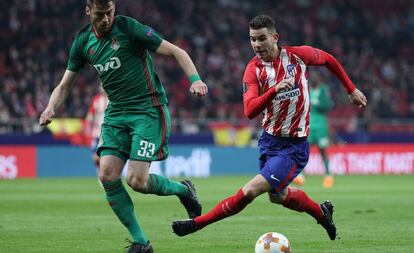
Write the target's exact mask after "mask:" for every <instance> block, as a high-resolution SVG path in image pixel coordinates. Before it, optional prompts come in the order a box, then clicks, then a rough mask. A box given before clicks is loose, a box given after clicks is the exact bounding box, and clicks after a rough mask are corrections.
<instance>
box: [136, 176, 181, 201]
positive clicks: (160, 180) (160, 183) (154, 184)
mask: <svg viewBox="0 0 414 253" xmlns="http://www.w3.org/2000/svg"><path fill="white" fill-rule="evenodd" d="M144 193H147V194H156V195H159V196H170V195H177V196H185V195H186V194H187V193H188V188H187V187H186V186H185V185H183V184H181V183H179V182H175V181H172V180H170V179H168V178H166V177H163V176H160V175H157V174H149V175H148V181H147V188H146V191H145V192H144Z"/></svg>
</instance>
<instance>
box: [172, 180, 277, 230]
mask: <svg viewBox="0 0 414 253" xmlns="http://www.w3.org/2000/svg"><path fill="white" fill-rule="evenodd" d="M271 189H272V188H271V186H270V184H269V183H268V182H267V180H266V179H265V178H264V177H263V176H262V175H260V174H259V175H256V176H255V177H254V178H253V179H251V180H250V181H249V182H248V183H247V184H246V185H244V186H243V187H242V188H241V189H239V190H238V192H237V193H236V194H235V195H232V196H230V197H227V198H226V199H224V200H222V201H220V203H218V204H217V205H216V206H215V207H214V208H213V209H211V210H210V211H209V212H208V213H206V214H204V215H201V216H198V217H195V218H194V219H190V220H181V221H174V222H173V224H172V228H173V231H174V233H176V234H177V235H179V236H185V235H187V234H190V233H193V232H196V231H197V230H200V229H202V228H203V227H205V226H207V225H209V224H211V223H214V222H217V221H219V220H222V219H224V218H227V217H229V216H233V215H235V214H237V213H239V212H240V211H241V210H243V209H244V208H245V207H246V206H247V205H248V204H249V203H250V202H252V201H253V199H254V198H256V197H257V196H259V195H261V194H262V193H264V192H267V191H269V190H271Z"/></svg>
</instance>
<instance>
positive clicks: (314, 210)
mask: <svg viewBox="0 0 414 253" xmlns="http://www.w3.org/2000/svg"><path fill="white" fill-rule="evenodd" d="M282 205H283V206H284V207H286V208H289V209H291V210H294V211H297V212H306V213H308V214H309V215H311V216H312V217H313V218H315V219H316V220H317V221H319V220H321V219H322V218H323V217H324V216H323V212H322V210H321V208H320V206H319V204H318V203H316V202H315V201H313V200H312V199H311V198H309V197H308V195H307V194H306V193H305V192H304V191H302V190H301V189H298V188H291V187H289V188H288V194H287V197H286V199H285V200H284V201H283V203H282Z"/></svg>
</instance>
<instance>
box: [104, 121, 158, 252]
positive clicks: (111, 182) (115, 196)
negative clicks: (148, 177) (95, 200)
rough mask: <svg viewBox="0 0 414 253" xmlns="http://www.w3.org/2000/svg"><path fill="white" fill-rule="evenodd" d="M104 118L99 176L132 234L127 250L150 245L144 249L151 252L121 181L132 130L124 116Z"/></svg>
mask: <svg viewBox="0 0 414 253" xmlns="http://www.w3.org/2000/svg"><path fill="white" fill-rule="evenodd" d="M105 120H106V122H105V123H104V124H102V132H101V140H100V142H99V144H98V150H97V154H98V155H99V156H100V157H101V159H100V171H99V178H100V180H101V182H102V185H103V187H104V190H105V193H106V199H107V201H108V203H109V205H110V206H111V208H112V210H113V211H114V213H115V214H116V216H117V217H118V219H119V220H120V221H121V223H122V224H123V225H124V226H125V227H126V228H127V229H128V231H129V233H130V234H131V237H132V241H133V243H132V244H131V245H130V247H129V250H128V252H139V251H138V250H136V249H137V248H148V250H146V251H143V252H146V253H147V252H152V246H151V244H150V243H149V241H148V238H147V236H146V235H145V233H144V231H143V229H142V228H141V226H140V225H139V223H138V220H137V217H136V216H135V212H134V204H133V202H132V200H131V198H130V196H129V194H128V192H127V191H126V189H125V187H124V185H123V183H122V180H121V174H122V169H123V168H124V166H125V162H126V161H127V159H128V158H129V151H130V147H131V138H130V135H129V130H128V129H127V127H126V123H125V119H124V118H122V117H117V116H114V117H107V118H106V119H105Z"/></svg>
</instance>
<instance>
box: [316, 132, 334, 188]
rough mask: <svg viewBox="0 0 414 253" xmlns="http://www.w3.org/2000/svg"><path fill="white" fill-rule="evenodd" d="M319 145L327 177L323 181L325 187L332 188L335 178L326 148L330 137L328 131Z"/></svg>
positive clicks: (321, 138) (321, 137)
mask: <svg viewBox="0 0 414 253" xmlns="http://www.w3.org/2000/svg"><path fill="white" fill-rule="evenodd" d="M317 145H318V149H319V153H320V154H321V158H322V161H323V165H324V167H325V177H324V179H323V187H325V188H331V187H332V186H333V184H334V178H333V175H332V174H331V171H330V169H329V158H328V154H327V152H326V148H327V147H328V145H329V136H328V131H327V130H326V131H325V132H324V133H323V134H322V135H321V136H320V137H319V139H318V143H317Z"/></svg>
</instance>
